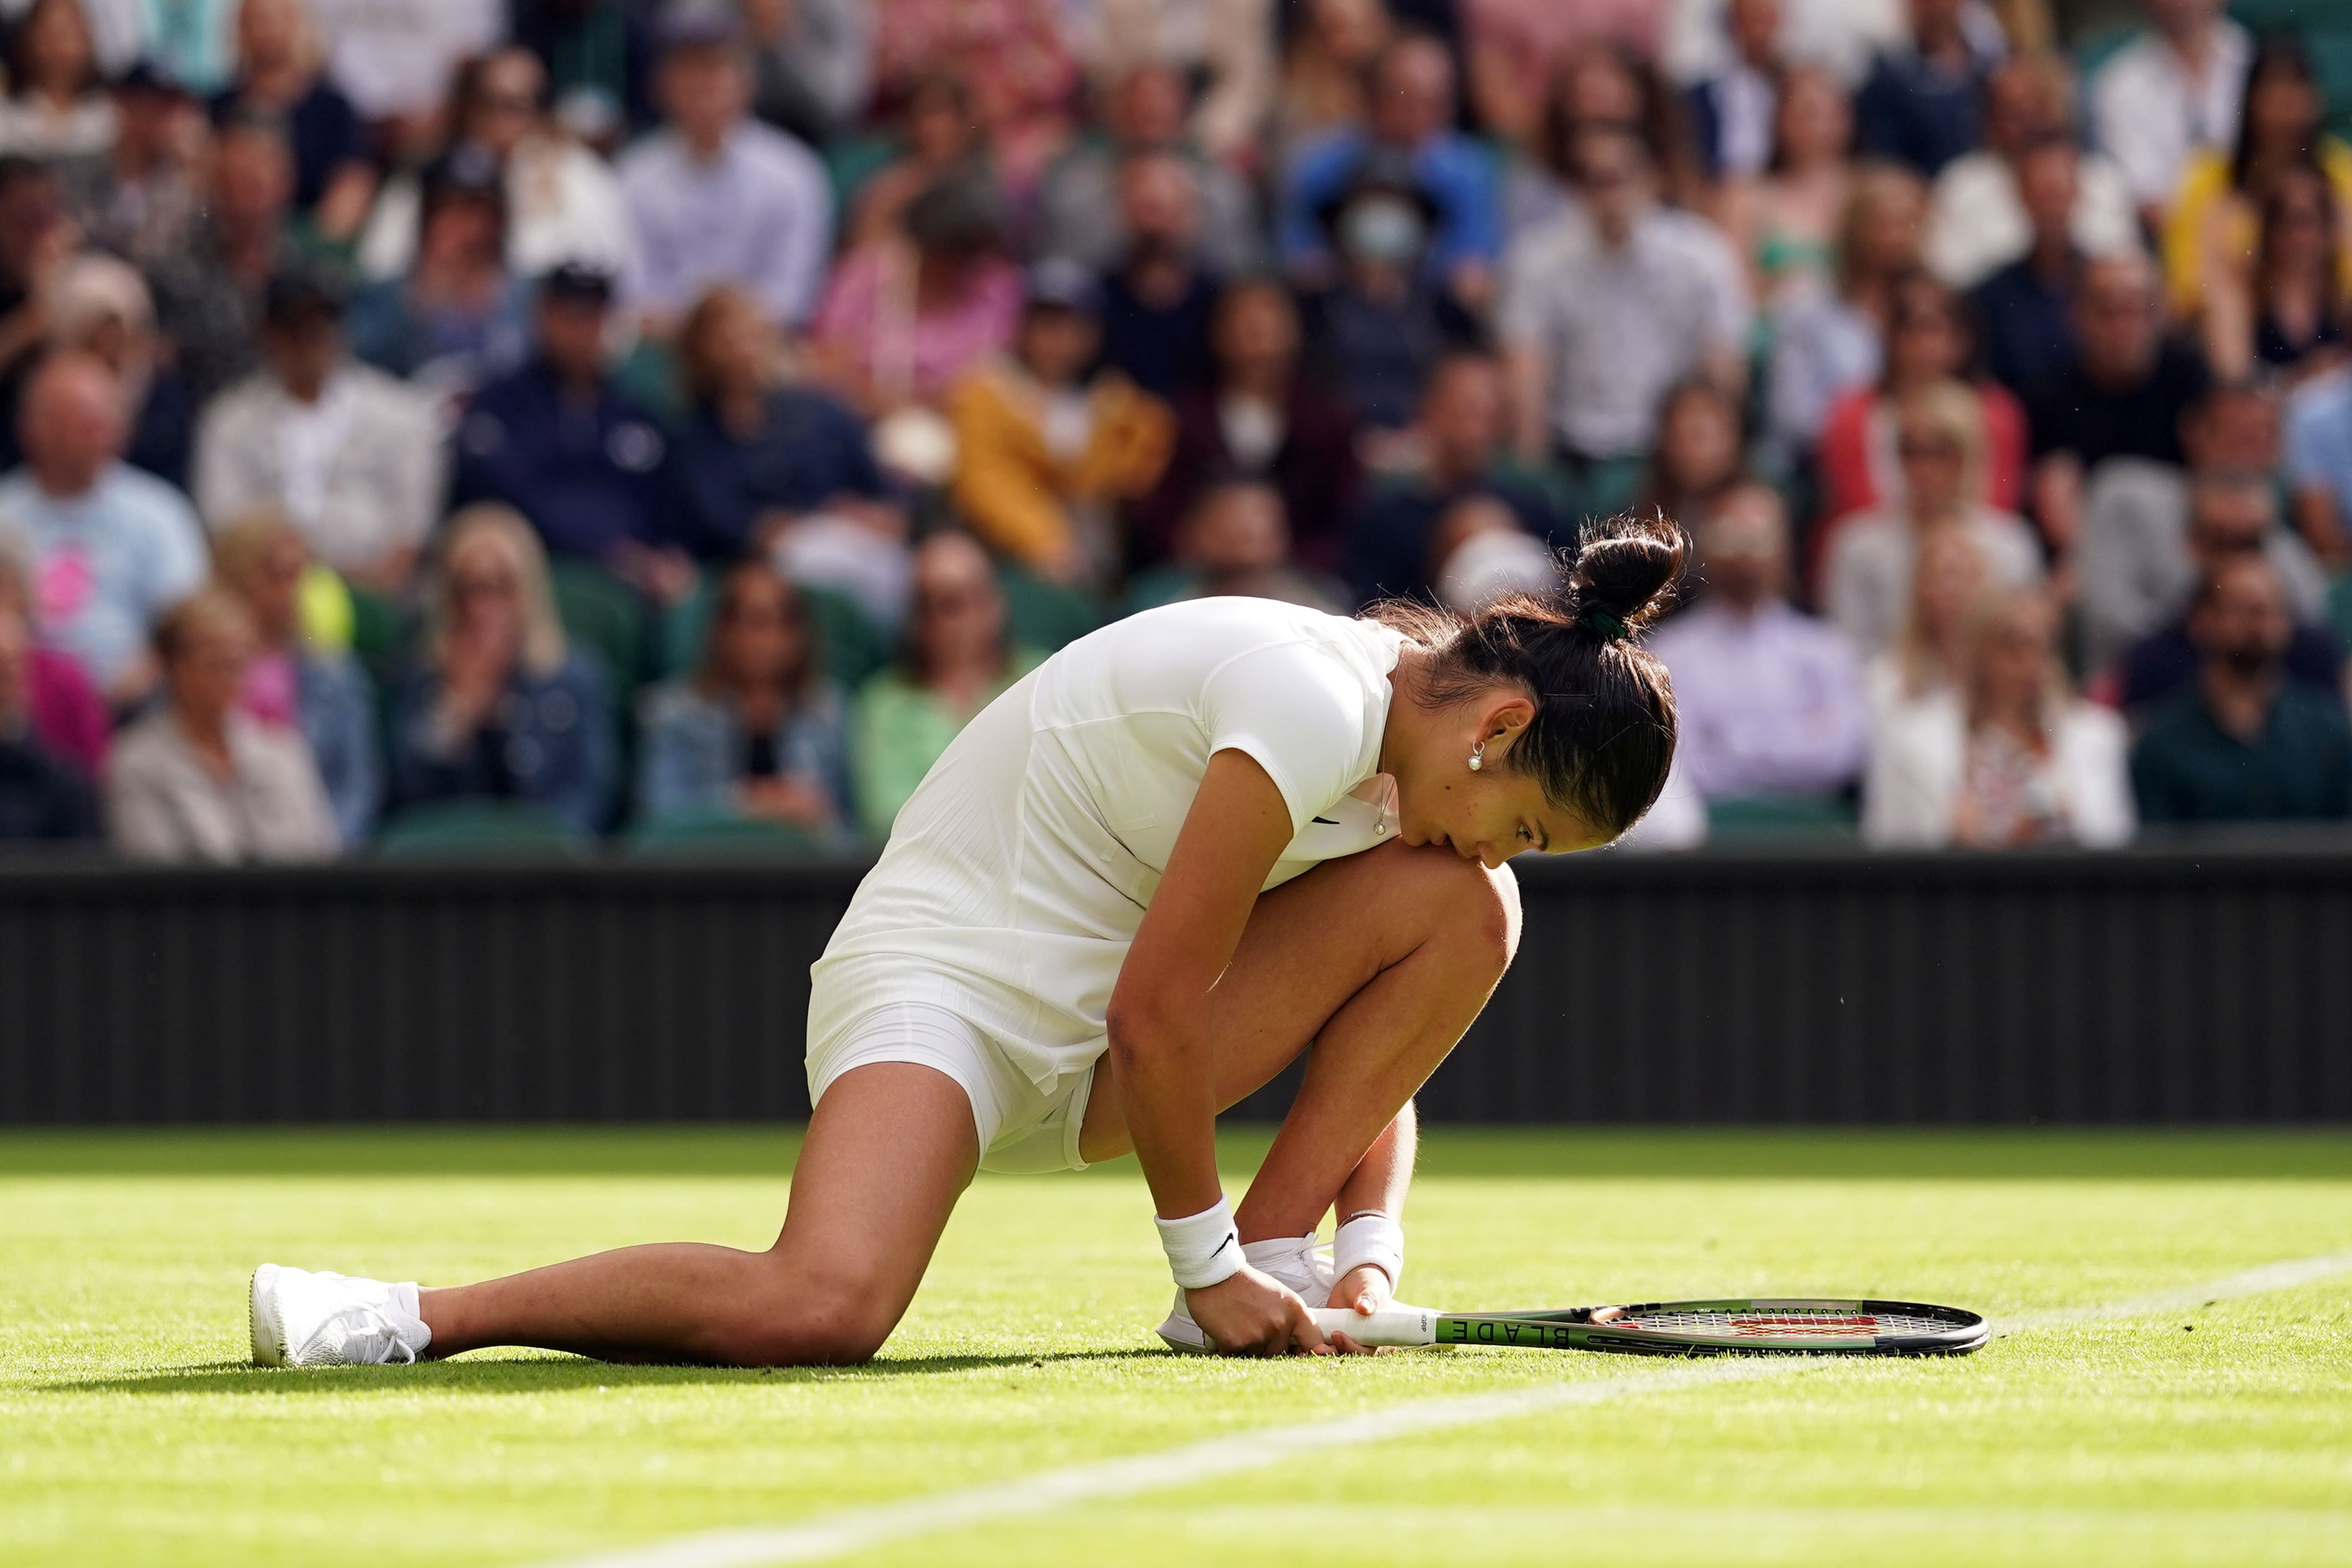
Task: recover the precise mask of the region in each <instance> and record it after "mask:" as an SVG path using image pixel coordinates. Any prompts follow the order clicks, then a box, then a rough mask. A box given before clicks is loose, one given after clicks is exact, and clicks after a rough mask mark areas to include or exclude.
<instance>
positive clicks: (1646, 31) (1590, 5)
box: [1407, 0, 1664, 148]
mask: <svg viewBox="0 0 2352 1568" xmlns="http://www.w3.org/2000/svg"><path fill="white" fill-rule="evenodd" d="M1407 8H1408V9H1409V8H1410V7H1407ZM1421 9H1422V10H1423V13H1424V14H1427V13H1430V12H1433V11H1441V12H1442V11H1444V10H1458V11H1459V12H1460V14H1461V18H1462V26H1463V31H1464V33H1465V37H1464V39H1463V53H1464V55H1465V58H1466V59H1467V61H1468V65H1469V78H1468V80H1469V88H1470V91H1469V97H1470V102H1471V107H1472V109H1473V110H1475V117H1476V120H1477V122H1478V123H1479V124H1480V125H1481V126H1483V127H1485V128H1486V131H1487V132H1488V133H1489V134H1491V135H1494V136H1496V137H1499V138H1500V139H1502V140H1503V141H1504V142H1507V143H1508V144H1510V145H1512V146H1515V147H1522V148H1524V147H1526V146H1528V144H1529V143H1531V142H1534V141H1535V140H1536V139H1537V137H1538V135H1539V134H1540V133H1541V123H1542V121H1543V118H1544V114H1545V98H1546V94H1547V92H1548V91H1549V90H1550V89H1552V88H1553V87H1554V85H1555V84H1556V83H1557V82H1558V81H1559V78H1560V77H1561V76H1562V75H1563V74H1564V73H1565V72H1567V71H1568V70H1570V69H1571V68H1574V66H1575V65H1576V64H1577V63H1578V62H1579V61H1580V60H1585V59H1591V58H1594V57H1596V56H1600V55H1604V54H1605V55H1611V56H1615V57H1617V58H1623V59H1637V60H1647V59H1649V58H1651V57H1652V56H1654V55H1655V54H1656V52H1657V38H1658V23H1659V17H1660V14H1661V13H1662V12H1663V11H1664V5H1661V4H1660V3H1659V0H1464V3H1463V4H1462V5H1459V6H1455V7H1431V6H1423V7H1421Z"/></svg>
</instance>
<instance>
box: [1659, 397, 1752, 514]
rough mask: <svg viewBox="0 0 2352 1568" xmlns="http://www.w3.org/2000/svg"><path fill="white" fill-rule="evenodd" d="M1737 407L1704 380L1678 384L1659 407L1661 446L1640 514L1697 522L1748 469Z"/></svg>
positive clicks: (1735, 401)
mask: <svg viewBox="0 0 2352 1568" xmlns="http://www.w3.org/2000/svg"><path fill="white" fill-rule="evenodd" d="M1746 440H1747V437H1746V433H1745V432H1744V431H1743V430H1742V429H1741V428H1740V421H1739V403H1738V399H1736V398H1734V397H1733V396H1732V395H1730V394H1729V393H1727V392H1726V391H1724V390H1723V388H1722V387H1720V386H1718V385H1717V384H1715V383H1714V382H1711V381H1709V380H1707V379H1706V377H1704V376H1694V377H1692V378H1691V379H1690V380H1688V381H1683V382H1677V383H1675V385H1674V387H1673V389H1672V390H1670V391H1669V392H1668V393H1667V394H1666V395H1665V400H1664V402H1663V403H1661V404H1659V405H1658V444H1657V446H1656V447H1653V448H1652V449H1651V452H1650V464H1649V473H1648V475H1647V476H1646V477H1645V478H1644V479H1643V481H1642V489H1641V491H1640V493H1638V494H1637V495H1636V496H1635V497H1634V499H1633V510H1635V511H1637V512H1651V511H1657V512H1663V513H1664V514H1665V515H1666V516H1668V517H1672V518H1685V517H1689V518H1696V517H1701V516H1704V515H1705V514H1706V513H1707V512H1709V511H1712V510H1714V509H1715V503H1716V501H1717V500H1719V499H1721V497H1722V495H1723V492H1724V491H1726V490H1727V489H1730V488H1731V487H1732V486H1733V485H1735V484H1738V482H1739V480H1740V479H1741V478H1742V477H1744V476H1745V475H1746V473H1747V471H1748V453H1747V449H1746Z"/></svg>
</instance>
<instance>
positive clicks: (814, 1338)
mask: <svg viewBox="0 0 2352 1568" xmlns="http://www.w3.org/2000/svg"><path fill="white" fill-rule="evenodd" d="M770 1257H771V1258H776V1257H777V1254H773V1253H772V1254H770ZM905 1312H906V1303H905V1301H903V1300H899V1299H898V1293H897V1292H894V1291H892V1290H891V1289H889V1288H888V1286H887V1283H886V1282H885V1281H883V1280H881V1279H869V1278H865V1277H863V1276H861V1275H859V1274H857V1273H856V1271H854V1270H845V1271H839V1272H832V1271H827V1272H815V1273H811V1272H805V1271H790V1272H788V1271H787V1270H785V1269H784V1268H778V1269H777V1270H776V1271H775V1275H774V1278H773V1279H772V1282H771V1283H770V1285H769V1286H768V1287H767V1288H766V1289H763V1290H761V1292H760V1294H759V1295H758V1296H756V1297H754V1298H752V1299H751V1300H746V1301H743V1302H741V1303H740V1304H739V1305H738V1306H737V1307H736V1309H735V1310H733V1311H732V1312H730V1314H729V1318H730V1321H727V1322H725V1323H723V1324H721V1325H720V1327H719V1340H720V1342H719V1345H718V1346H717V1347H715V1348H716V1349H717V1351H718V1352H719V1359H720V1360H723V1361H727V1362H730V1363H734V1364H737V1365H740V1366H853V1365H856V1363H859V1362H864V1361H869V1360H871V1359H873V1356H874V1352H877V1351H878V1350H880V1349H881V1348H882V1345H883V1342H885V1341H887V1339H889V1337H890V1332H891V1331H892V1330H894V1329H896V1328H897V1327H898V1320H899V1318H900V1317H901V1316H903V1315H904V1314H905Z"/></svg>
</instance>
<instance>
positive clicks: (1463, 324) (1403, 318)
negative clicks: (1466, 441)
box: [1306, 160, 1478, 446]
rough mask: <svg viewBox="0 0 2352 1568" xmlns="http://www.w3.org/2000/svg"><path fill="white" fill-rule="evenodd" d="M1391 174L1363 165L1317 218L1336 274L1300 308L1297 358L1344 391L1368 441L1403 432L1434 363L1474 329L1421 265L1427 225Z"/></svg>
mask: <svg viewBox="0 0 2352 1568" xmlns="http://www.w3.org/2000/svg"><path fill="white" fill-rule="evenodd" d="M1436 216H1437V214H1436V212H1435V210H1434V209H1433V207H1431V206H1430V205H1429V204H1428V202H1427V200H1426V199H1425V198H1424V196H1423V194H1422V192H1421V189H1420V187H1419V186H1418V185H1416V184H1414V183H1413V182H1412V180H1411V179H1410V178H1408V177H1406V176H1405V174H1404V173H1403V172H1402V171H1401V170H1396V169H1389V168H1384V167H1383V166H1382V165H1381V163H1380V162H1379V161H1378V160H1371V161H1368V162H1367V163H1365V164H1364V165H1363V167H1362V168H1361V169H1360V171H1359V172H1358V174H1357V178H1356V181H1355V183H1354V184H1351V185H1350V186H1349V187H1348V189H1347V190H1346V191H1344V192H1343V193H1341V194H1340V195H1339V196H1338V197H1336V198H1335V199H1334V200H1333V201H1332V202H1331V203H1330V204H1328V205H1327V206H1326V208H1325V209H1324V212H1323V214H1322V217H1323V222H1324V226H1325V227H1326V228H1327V229H1328V231H1329V233H1330V237H1331V249H1332V253H1333V254H1334V255H1335V256H1336V257H1337V258H1338V260H1337V264H1336V267H1335V269H1334V271H1333V273H1332V276H1331V279H1330V281H1329V282H1328V284H1326V285H1325V286H1323V287H1321V288H1318V289H1314V290H1312V291H1310V292H1309V293H1308V294H1307V300H1306V306H1307V310H1306V319H1307V358H1308V360H1309V362H1310V363H1312V364H1313V365H1314V366H1315V371H1316V374H1318V375H1319V376H1320V377H1322V378H1323V379H1324V380H1325V381H1327V382H1328V383H1329V384H1332V385H1335V386H1344V387H1346V388H1347V389H1348V391H1349V398H1350V399H1351V401H1352V402H1353V403H1354V405H1355V408H1356V412H1357V415H1358V416H1360V418H1361V419H1362V421H1363V422H1364V423H1365V424H1366V425H1368V426H1370V427H1371V428H1370V431H1368V432H1367V437H1368V446H1369V445H1370V437H1376V436H1381V435H1386V434H1389V433H1391V432H1395V431H1398V430H1402V428H1404V427H1405V426H1408V425H1410V424H1411V423H1412V417H1413V414H1414V411H1415V410H1416V409H1417V408H1418V407H1419V405H1420V403H1421V389H1422V386H1423V384H1424V383H1425V382H1426V381H1427V380H1428V379H1429V373H1430V370H1431V368H1432V367H1433V366H1434V365H1435V364H1436V363H1437V362H1438V361H1439V360H1440V359H1442V358H1444V356H1445V354H1446V353H1449V352H1450V351H1452V350H1455V349H1460V348H1465V347H1467V346H1469V344H1470V343H1471V342H1473V341H1474V340H1475V338H1476V336H1477V332H1478V324H1477V322H1476V321H1475V319H1474V318H1473V317H1472V316H1471V315H1470V313H1469V312H1468V311H1467V310H1464V309H1463V308H1462V306H1461V304H1460V303H1459V302H1458V301H1457V300H1456V299H1455V298H1454V295H1453V294H1452V293H1451V292H1450V291H1448V290H1446V289H1442V288H1440V287H1438V286H1437V285H1435V284H1433V283H1432V282H1430V281H1429V276H1428V271H1427V269H1426V268H1424V267H1423V258H1425V256H1426V254H1427V252H1428V249H1429V246H1430V243H1431V238H1432V230H1431V225H1432V223H1433V220H1434V219H1435V218H1436Z"/></svg>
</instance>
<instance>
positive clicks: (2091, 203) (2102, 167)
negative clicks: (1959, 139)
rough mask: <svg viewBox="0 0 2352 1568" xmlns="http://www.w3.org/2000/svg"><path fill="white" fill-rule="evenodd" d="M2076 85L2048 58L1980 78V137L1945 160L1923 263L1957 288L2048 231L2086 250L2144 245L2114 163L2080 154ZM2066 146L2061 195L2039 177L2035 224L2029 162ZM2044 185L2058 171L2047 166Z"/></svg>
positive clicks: (2011, 64) (2015, 63)
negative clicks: (1977, 145) (2058, 198)
mask: <svg viewBox="0 0 2352 1568" xmlns="http://www.w3.org/2000/svg"><path fill="white" fill-rule="evenodd" d="M1984 141H1985V144H1984V146H1983V148H1982V149H1981V150H1979V151H1978V152H1974V153H1963V154H1962V155H1960V156H1959V157H1958V158H1955V159H1953V160H1952V161H1951V162H1950V163H1947V164H1945V165H1944V169H1943V172H1942V173H1941V174H1937V176H1936V191H1935V197H1934V200H1933V201H1932V202H1931V203H1930V204H1929V206H1928V211H1927V265H1928V266H1929V267H1931V268H1934V269H1935V272H1936V276H1937V277H1938V278H1941V279H1943V280H1944V281H1945V282H1947V283H1948V284H1950V285H1951V286H1952V287H1953V288H1955V289H1973V288H1975V287H1976V286H1977V285H1978V284H1979V283H1982V282H1983V281H1984V280H1985V279H1988V278H1990V277H1991V276H1992V275H1993V274H1995V273H1996V272H1999V271H2000V269H2001V268H2004V267H2008V266H2009V265H2011V263H2013V262H2016V261H2020V260H2022V259H2024V258H2026V257H2027V255H2028V253H2029V252H2032V251H2033V250H2035V249H2036V248H2037V245H2038V244H2039V243H2040V242H2041V237H2042V236H2043V235H2044V233H2045V232H2046V233H2048V234H2052V235H2064V236H2066V237H2068V238H2070V239H2071V240H2072V242H2073V249H2074V250H2075V251H2078V252H2080V253H2081V254H2083V255H2084V256H2114V255H2116V254H2118V253H2120V252H2123V251H2127V250H2137V249H2139V248H2140V237H2139V214H2138V212H2137V209H2136V208H2135V207H2134V205H2133V204H2132V195H2131V187H2130V186H2129V185H2127V184H2125V183H2124V174H2123V171H2122V170H2121V169H2118V168H2116V165H2115V163H2114V162H2113V161H2112V160H2111V159H2108V158H2106V157H2105V156H2103V155H2101V154H2099V153H2083V152H2081V151H2080V149H2079V147H2078V146H2077V143H2076V141H2075V136H2074V79H2073V78H2072V77H2071V76H2070V75H2069V74H2068V72H2067V68H2066V66H2065V63H2064V62H2063V61H2062V60H2060V59H2058V58H2056V57H2054V56H2052V55H2020V56H2017V57H2015V58H2011V59H2008V60H2004V61H2002V62H2001V64H2000V66H1998V67H1996V68H1994V70H1993V73H1992V75H1991V76H1990V77H1989V78H1988V79H1986V81H1985V138H1984ZM2053 147H2054V148H2063V149H2064V150H2065V152H2066V154H2067V156H2066V158H2065V160H2064V162H2065V163H2066V166H2067V170H2068V175H2067V180H2066V184H2067V186H2068V195H2067V200H2066V201H2064V202H2063V203H2058V202H2055V201H2054V200H2052V199H2051V198H2052V197H2053V196H2054V195H2055V191H2054V190H2053V189H2051V188H2050V187H2049V185H2048V184H2045V187H2044V191H2043V211H2044V212H2045V213H2046V214H2047V216H2045V217H2044V218H2042V219H2041V220H2039V221H2037V220H2036V218H2035V217H2034V216H2033V214H2032V212H2030V211H2029V210H2028V204H2027V202H2026V200H2025V196H2024V193H2023V189H2022V187H2023V185H2024V183H2025V178H2026V174H2025V165H2026V162H2027V160H2028V159H2029V158H2030V157H2032V155H2033V154H2034V153H2036V152H2037V150H2041V149H2046V148H2053ZM2042 179H2043V180H2044V181H2045V182H2051V181H2053V180H2054V171H2045V172H2044V173H2043V174H2042Z"/></svg>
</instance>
